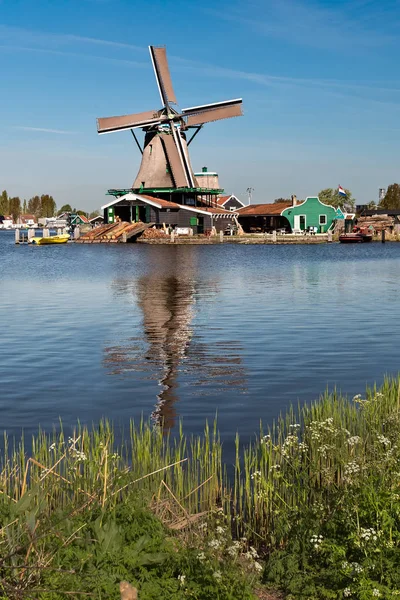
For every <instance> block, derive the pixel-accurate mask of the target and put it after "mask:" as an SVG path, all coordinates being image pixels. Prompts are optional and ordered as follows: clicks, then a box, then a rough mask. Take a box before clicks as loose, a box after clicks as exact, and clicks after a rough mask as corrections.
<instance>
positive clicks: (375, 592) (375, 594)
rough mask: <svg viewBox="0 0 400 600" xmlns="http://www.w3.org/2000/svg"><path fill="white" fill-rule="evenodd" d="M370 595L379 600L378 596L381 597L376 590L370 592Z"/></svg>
mask: <svg viewBox="0 0 400 600" xmlns="http://www.w3.org/2000/svg"><path fill="white" fill-rule="evenodd" d="M372 595H373V596H374V597H375V598H379V596H380V595H381V593H380V591H379V590H377V589H376V588H374V589H373V590H372Z"/></svg>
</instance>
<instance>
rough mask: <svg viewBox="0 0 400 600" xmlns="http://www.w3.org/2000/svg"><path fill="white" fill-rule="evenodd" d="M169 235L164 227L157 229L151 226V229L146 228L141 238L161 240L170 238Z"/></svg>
mask: <svg viewBox="0 0 400 600" xmlns="http://www.w3.org/2000/svg"><path fill="white" fill-rule="evenodd" d="M168 237H169V235H168V234H167V233H165V231H163V230H162V229H156V228H155V227H151V228H150V229H146V230H145V231H144V232H143V233H142V235H141V236H140V239H142V240H159V239H161V238H164V239H166V238H168Z"/></svg>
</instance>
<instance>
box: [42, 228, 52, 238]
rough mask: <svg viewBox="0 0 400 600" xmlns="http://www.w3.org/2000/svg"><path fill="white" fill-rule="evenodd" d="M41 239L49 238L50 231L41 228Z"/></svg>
mask: <svg viewBox="0 0 400 600" xmlns="http://www.w3.org/2000/svg"><path fill="white" fill-rule="evenodd" d="M42 236H43V237H49V236H50V231H49V230H48V229H47V228H45V227H44V228H43V233H42Z"/></svg>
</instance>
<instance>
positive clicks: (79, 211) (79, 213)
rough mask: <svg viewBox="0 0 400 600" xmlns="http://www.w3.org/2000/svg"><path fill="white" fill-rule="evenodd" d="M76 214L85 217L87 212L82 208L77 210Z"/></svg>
mask: <svg viewBox="0 0 400 600" xmlns="http://www.w3.org/2000/svg"><path fill="white" fill-rule="evenodd" d="M76 214H77V215H84V216H85V217H87V212H85V211H84V210H77V211H76Z"/></svg>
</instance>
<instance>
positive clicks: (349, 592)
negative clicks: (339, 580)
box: [343, 588, 351, 598]
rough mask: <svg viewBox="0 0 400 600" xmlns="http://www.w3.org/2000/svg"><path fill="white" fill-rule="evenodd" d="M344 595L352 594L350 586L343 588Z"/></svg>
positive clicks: (346, 596)
mask: <svg viewBox="0 0 400 600" xmlns="http://www.w3.org/2000/svg"><path fill="white" fill-rule="evenodd" d="M343 596H344V597H345V598H348V597H349V596H351V589H350V588H344V590H343Z"/></svg>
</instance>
